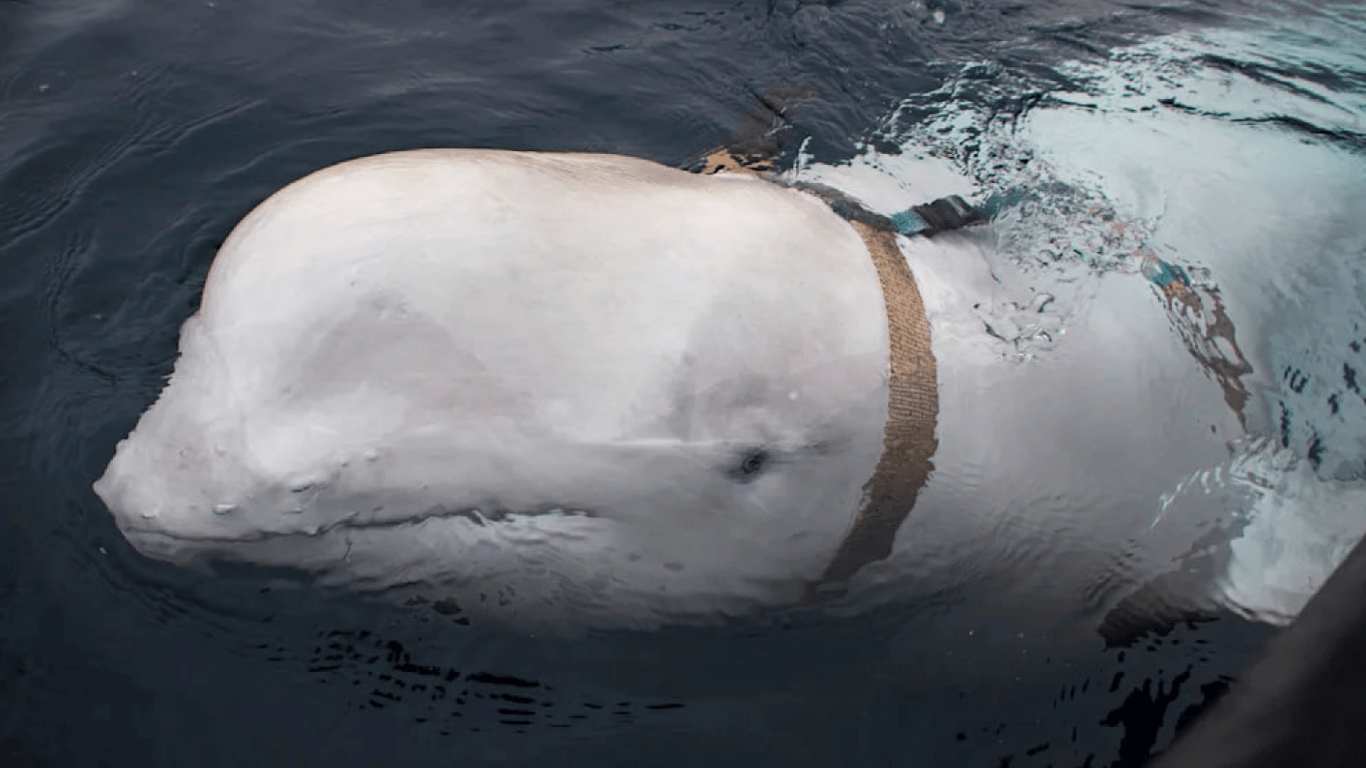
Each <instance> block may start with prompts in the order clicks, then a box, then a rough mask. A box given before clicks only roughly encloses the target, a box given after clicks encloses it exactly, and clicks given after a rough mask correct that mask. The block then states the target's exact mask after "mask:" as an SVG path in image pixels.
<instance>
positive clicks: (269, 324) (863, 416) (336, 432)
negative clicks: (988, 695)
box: [95, 149, 937, 626]
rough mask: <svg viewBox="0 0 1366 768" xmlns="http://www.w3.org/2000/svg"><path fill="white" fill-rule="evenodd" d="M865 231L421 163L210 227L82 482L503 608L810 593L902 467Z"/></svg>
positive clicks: (900, 361) (376, 584) (911, 287)
mask: <svg viewBox="0 0 1366 768" xmlns="http://www.w3.org/2000/svg"><path fill="white" fill-rule="evenodd" d="M936 398H937V382H936V378H935V364H934V356H933V354H932V352H931V350H930V330H929V326H928V323H927V320H926V316H925V311H924V308H923V307H922V306H921V304H920V299H919V294H918V292H917V289H916V284H915V280H914V278H913V277H912V275H911V274H910V270H909V268H908V266H907V264H906V262H905V260H904V259H903V258H901V256H900V252H899V251H898V250H897V248H896V245H895V242H894V241H893V233H891V232H890V231H887V230H885V229H884V230H878V229H875V228H873V227H872V226H870V225H867V224H864V223H860V222H858V221H853V222H851V221H850V220H847V219H846V218H843V217H841V216H840V215H838V214H837V213H836V212H835V211H834V210H832V207H831V206H830V205H829V204H828V203H827V202H825V201H823V200H822V199H821V198H820V197H819V196H816V195H813V194H808V193H804V192H800V191H795V190H793V189H789V188H786V187H784V186H781V185H778V184H774V183H771V182H769V181H766V180H763V179H761V178H759V177H758V176H756V175H753V174H747V173H721V174H694V173H688V172H685V171H682V170H677V169H674V168H669V167H665V166H663V165H659V164H657V163H654V162H650V161H646V160H640V159H635V158H630V157H621V156H609V155H597V154H553V153H530V152H508V151H496V150H461V149H432V150H414V151H406V152H397V153H392V154H385V155H379V156H374V157H368V158H363V159H358V160H353V161H350V162H344V163H341V164H340V165H336V166H333V167H330V168H327V169H324V170H321V171H318V172H316V173H314V174H312V175H310V176H307V177H306V178H303V179H301V180H299V181H296V182H294V183H293V184H291V185H289V186H287V187H285V188H284V189H282V190H281V191H279V192H278V193H276V194H275V195H273V196H271V197H270V198H269V199H268V200H266V201H265V202H263V203H262V204H260V206H259V207H257V208H256V209H255V210H253V211H252V212H251V213H250V214H249V215H248V216H247V217H246V218H244V219H243V220H242V221H241V223H240V224H238V226H237V227H236V228H235V229H234V230H233V232H232V233H231V235H230V236H229V238H228V239H227V240H226V241H225V243H224V244H223V246H222V248H221V249H220V250H219V252H218V254H217V256H216V257H215V259H214V261H213V264H212V266H211V269H210V271H209V273H208V276H207V278H206V282H205V286H204V291H203V298H202V304H201V306H200V308H199V311H198V312H197V313H196V314H195V315H194V316H192V317H191V318H190V319H189V320H188V321H186V323H185V324H184V327H183V328H182V331H181V338H180V354H179V358H178V360H177V362H176V366H175V370H174V373H173V375H172V376H171V378H170V381H169V383H168V385H167V386H166V388H165V390H164V391H163V392H162V394H161V396H160V397H159V398H158V399H157V401H156V402H155V404H154V405H152V406H151V408H150V409H149V410H148V411H147V412H146V413H145V414H144V416H143V417H142V419H141V420H140V421H139V423H138V425H137V426H136V428H135V429H134V430H133V431H132V433H131V434H130V435H129V436H128V437H127V439H126V440H124V441H122V442H121V443H120V444H119V446H118V448H117V451H116V454H115V456H114V458H113V460H112V461H111V462H110V464H109V466H108V468H107V470H106V472H105V473H104V476H103V477H101V478H100V479H99V480H98V482H97V483H96V484H95V490H96V492H97V493H98V495H99V496H100V497H101V498H102V499H103V500H104V501H105V502H106V504H107V505H108V507H109V509H110V510H112V512H113V513H114V515H115V518H116V520H117V522H118V525H119V527H120V529H121V531H122V532H123V534H124V535H125V536H126V538H127V539H128V541H130V542H131V543H132V544H133V545H134V547H135V548H137V549H138V550H139V551H140V552H142V553H144V554H146V555H149V556H151V557H153V558H158V559H163V560H167V561H171V562H175V563H181V564H196V563H198V564H205V563H212V562H214V561H219V560H228V561H245V562H249V563H253V564H260V565H270V566H281V567H288V568H293V569H298V570H302V571H305V572H307V573H309V574H311V576H312V577H313V578H314V579H315V580H316V582H317V583H318V584H321V585H333V586H344V587H347V588H354V589H358V590H363V591H367V592H375V593H382V594H385V595H390V596H395V597H400V598H401V599H403V600H404V601H407V602H421V603H430V604H432V605H434V606H436V607H437V608H438V609H441V610H446V611H450V612H454V611H461V612H465V613H480V612H481V611H482V612H486V613H494V614H498V615H499V616H501V617H502V618H506V619H509V620H511V621H514V622H516V621H527V622H532V623H539V622H549V623H556V622H563V621H573V622H586V623H589V624H593V625H601V626H640V625H646V624H654V623H659V622H666V621H671V620H677V621H688V620H697V619H699V618H705V617H715V616H731V615H739V614H744V613H746V612H752V611H754V610H756V609H761V608H763V607H770V606H782V605H788V604H794V603H801V602H804V601H809V600H811V599H813V596H814V595H819V594H820V593H821V592H822V591H823V590H829V589H831V588H833V589H836V590H838V589H839V585H840V584H842V583H843V582H844V581H845V580H846V579H847V578H848V577H849V576H851V575H852V574H853V573H854V572H855V571H857V570H858V569H859V568H860V567H861V566H862V565H864V564H865V563H866V562H868V561H870V560H873V559H878V558H881V557H885V556H886V554H887V553H888V552H889V551H890V547H891V540H892V536H893V535H894V534H895V531H896V528H897V527H898V524H899V523H900V521H901V520H902V519H903V518H904V516H905V515H906V513H907V512H909V510H910V508H911V507H912V506H913V504H914V499H915V495H916V493H917V491H918V490H919V488H920V486H921V485H922V484H923V483H924V482H925V480H926V478H927V477H928V475H929V473H930V471H931V456H932V454H933V453H934V450H935V445H936V442H935V419H936Z"/></svg>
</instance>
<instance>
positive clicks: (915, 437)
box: [808, 221, 939, 601]
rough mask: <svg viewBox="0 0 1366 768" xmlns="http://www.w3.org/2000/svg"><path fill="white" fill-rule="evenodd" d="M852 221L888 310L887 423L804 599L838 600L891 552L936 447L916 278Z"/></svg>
mask: <svg viewBox="0 0 1366 768" xmlns="http://www.w3.org/2000/svg"><path fill="white" fill-rule="evenodd" d="M850 224H851V225H852V226H853V227H854V230H855V231H857V232H858V233H859V236H860V237H862V238H863V242H864V244H865V245H867V246H868V253H869V255H871V256H872V258H873V264H874V265H876V266H877V274H878V279H879V280H880V281H881V283H882V295H883V297H884V300H885V302H886V305H887V330H888V337H889V341H890V344H889V346H890V351H891V361H890V374H889V378H888V386H887V390H888V396H887V426H886V429H885V430H884V432H883V438H882V440H883V449H882V456H881V458H879V459H878V463H877V467H876V469H874V471H873V477H872V478H871V479H870V480H869V481H868V483H867V485H865V486H864V489H863V491H864V500H863V505H862V507H861V508H860V509H859V512H858V515H857V517H855V518H854V524H853V527H851V528H850V530H849V535H848V536H846V537H845V539H844V543H843V544H842V545H841V546H840V548H839V551H838V552H836V553H835V557H834V559H832V560H831V561H830V564H829V565H828V566H826V568H825V573H824V574H822V575H821V578H820V580H819V581H817V582H815V583H813V584H811V585H810V589H809V590H808V599H810V600H816V601H818V600H821V599H830V598H833V597H836V596H838V594H839V593H841V592H842V588H843V584H844V582H845V581H847V580H848V579H849V578H850V577H852V576H853V575H854V574H855V573H857V572H858V570H859V569H860V568H862V567H864V566H865V565H867V564H869V563H871V562H874V561H877V560H882V559H884V558H886V557H887V556H888V555H890V554H891V553H892V541H893V539H894V538H895V537H896V532H897V529H898V528H900V527H901V524H902V523H903V522H904V521H905V520H906V517H907V515H909V514H910V512H911V507H912V506H914V505H915V497H916V495H917V494H918V493H919V492H920V488H921V486H923V485H924V484H925V480H926V479H927V478H928V477H929V474H930V472H931V470H933V469H934V463H933V461H932V458H933V456H934V452H935V449H936V448H938V446H939V441H938V440H936V439H935V436H934V432H935V425H936V419H937V416H938V413H939V389H938V387H939V382H938V378H937V376H936V373H935V362H934V354H933V352H932V351H931V349H930V323H929V320H928V318H926V316H925V304H924V302H923V301H921V298H920V290H919V289H918V288H917V287H916V284H915V277H914V276H912V275H911V269H910V267H909V265H907V264H906V258H905V256H903V255H902V253H901V249H900V248H898V247H897V244H896V235H894V234H893V233H892V232H890V231H887V230H881V229H877V228H874V227H871V226H868V225H867V224H863V223H860V222H856V221H851V222H850Z"/></svg>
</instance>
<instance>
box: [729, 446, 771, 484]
mask: <svg viewBox="0 0 1366 768" xmlns="http://www.w3.org/2000/svg"><path fill="white" fill-rule="evenodd" d="M767 463H768V451H765V450H764V449H762V448H754V449H752V450H748V451H745V453H744V454H742V455H741V456H740V461H739V463H738V464H736V465H735V466H734V468H733V469H732V470H731V471H730V472H729V473H728V474H730V476H731V478H732V479H734V480H736V481H738V482H741V483H747V482H749V481H751V480H753V479H754V478H755V477H757V476H758V475H759V473H760V472H762V471H763V469H764V466H765V465H766V464H767Z"/></svg>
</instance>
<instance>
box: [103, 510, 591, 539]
mask: <svg viewBox="0 0 1366 768" xmlns="http://www.w3.org/2000/svg"><path fill="white" fill-rule="evenodd" d="M519 517H520V518H531V517H582V518H592V519H596V518H598V517H601V515H599V514H598V513H597V512H596V511H594V510H591V509H587V508H584V507H578V506H573V505H563V504H557V505H555V506H550V507H543V508H534V509H526V510H511V509H504V508H496V509H493V510H491V511H489V512H485V511H484V510H482V509H480V508H479V507H462V508H460V509H456V510H441V511H437V512H430V513H427V514H419V515H415V516H413V517H409V518H404V519H402V520H376V521H357V520H354V519H345V520H339V521H337V522H335V523H331V524H329V525H321V526H317V527H316V528H309V529H296V530H290V531H251V532H249V533H248V534H247V535H243V536H186V535H180V534H176V533H171V532H168V531H165V530H159V529H152V528H138V527H128V528H125V529H124V534H125V535H126V536H128V537H130V538H131V537H148V536H153V537H157V538H162V539H170V540H172V541H180V542H203V543H218V544H242V543H255V542H262V541H272V540H275V539H285V538H309V539H314V538H318V537H321V536H324V535H326V534H330V533H336V532H342V531H373V530H385V529H399V528H404V527H408V526H414V525H421V524H422V523H425V522H428V521H430V520H453V519H457V518H464V519H466V520H469V521H470V522H472V523H474V524H475V525H478V526H480V527H482V526H485V525H489V524H492V523H504V522H508V521H510V520H513V519H514V518H519Z"/></svg>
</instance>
